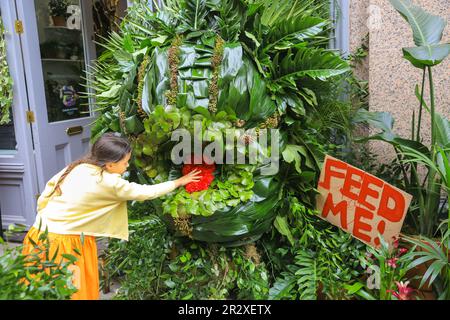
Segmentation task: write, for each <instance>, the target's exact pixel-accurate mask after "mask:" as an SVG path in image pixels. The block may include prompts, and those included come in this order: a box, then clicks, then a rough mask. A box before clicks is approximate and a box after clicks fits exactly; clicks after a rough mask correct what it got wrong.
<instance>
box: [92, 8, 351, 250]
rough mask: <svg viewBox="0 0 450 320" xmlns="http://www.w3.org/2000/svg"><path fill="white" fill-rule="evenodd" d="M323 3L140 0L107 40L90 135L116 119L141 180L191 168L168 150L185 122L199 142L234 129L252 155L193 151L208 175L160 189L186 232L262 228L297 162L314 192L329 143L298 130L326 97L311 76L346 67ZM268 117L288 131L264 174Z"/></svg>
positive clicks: (257, 232) (247, 233)
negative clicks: (275, 164)
mask: <svg viewBox="0 0 450 320" xmlns="http://www.w3.org/2000/svg"><path fill="white" fill-rule="evenodd" d="M320 2H322V4H321V3H320ZM327 4H328V1H315V0H297V1H284V0H271V1H267V0H247V1H239V0H210V1H205V0H184V1H174V0H166V1H165V3H163V5H162V6H161V7H158V5H157V4H156V3H154V4H153V5H154V7H155V8H154V10H153V11H152V10H151V9H150V8H149V7H148V5H147V1H143V2H142V3H141V2H139V1H136V2H135V5H134V6H133V7H132V8H130V9H129V13H128V15H127V17H126V18H125V20H124V22H123V24H122V28H121V32H120V34H117V33H112V34H111V36H110V37H109V38H108V39H105V40H106V44H105V45H104V46H105V48H106V51H105V52H104V53H103V54H102V56H101V57H100V58H99V59H98V61H97V65H96V67H95V68H94V69H93V70H92V75H93V78H94V81H93V82H92V85H91V86H92V89H93V90H94V91H95V99H96V103H97V105H98V106H99V111H100V112H101V116H100V117H99V118H98V119H97V121H96V123H95V125H94V126H93V129H92V133H93V136H92V139H93V140H95V139H96V138H97V137H98V136H99V135H101V134H102V133H104V132H106V131H110V130H112V131H117V132H121V133H122V134H125V135H127V136H128V137H129V138H130V139H131V140H132V142H133V147H134V148H133V150H134V154H133V159H134V164H135V167H136V172H137V177H138V179H139V180H140V181H141V182H143V183H157V182H163V181H166V180H167V179H173V178H175V177H177V176H179V175H181V174H182V173H185V172H188V171H189V170H192V167H189V166H190V165H189V164H187V163H184V164H178V165H175V164H174V163H173V162H172V161H171V157H170V156H171V151H172V149H173V147H174V145H175V144H176V141H172V139H171V137H172V134H173V132H174V131H175V130H177V129H185V130H187V131H188V132H190V133H191V134H193V136H194V137H195V138H196V139H198V140H199V141H200V144H201V145H202V147H203V149H202V150H204V149H205V148H208V145H210V144H211V143H212V142H218V141H220V140H221V139H220V138H221V137H224V135H225V133H226V132H229V130H232V132H233V134H234V135H235V138H236V142H237V143H238V145H239V144H240V145H241V146H242V145H243V146H244V147H245V148H244V149H240V148H239V147H236V146H234V145H232V146H231V147H230V145H228V144H219V145H220V148H221V150H222V151H224V154H225V153H226V152H237V154H241V155H243V156H244V157H245V159H246V160H247V162H246V164H230V163H226V164H220V163H218V164H212V163H211V162H210V161H209V160H210V159H207V158H206V157H202V156H201V155H200V157H199V158H198V156H199V155H197V154H196V155H195V156H196V157H197V158H198V159H199V160H200V162H202V163H197V164H194V165H197V166H200V167H201V168H202V172H204V178H205V181H203V182H202V184H201V185H197V186H190V187H188V186H187V187H186V188H179V189H178V190H176V191H174V192H173V193H171V194H169V195H167V196H165V197H164V198H161V199H160V200H158V201H153V204H154V205H155V206H156V207H157V209H158V210H159V211H160V212H161V213H163V214H166V215H167V216H171V217H172V218H173V222H174V226H175V227H176V229H177V230H178V231H179V232H181V233H182V234H184V235H188V236H189V237H191V238H193V239H197V240H202V241H208V242H220V243H223V244H228V245H238V244H241V243H245V242H248V241H254V240H256V239H258V238H259V237H260V236H261V234H262V233H264V232H265V231H267V230H268V229H269V228H270V226H271V225H272V222H273V220H274V218H275V216H276V215H277V208H278V207H279V205H280V203H281V201H280V200H281V198H282V196H283V187H284V185H285V183H286V179H287V178H288V173H287V172H288V170H289V169H287V168H288V167H291V166H292V167H293V168H294V171H295V172H296V174H297V176H298V177H300V178H302V179H303V180H304V181H308V182H311V185H309V187H308V188H309V191H311V192H312V193H313V190H312V189H313V186H312V182H313V181H314V175H315V173H316V172H317V171H318V168H319V166H320V161H321V155H320V152H316V151H317V150H316V149H317V148H315V147H314V146H312V145H311V144H309V142H308V141H310V139H308V138H305V139H303V138H302V137H303V133H302V132H303V131H302V130H303V128H302V125H303V124H304V119H306V118H307V116H308V113H310V112H311V111H310V110H314V109H317V107H318V104H319V103H318V100H320V98H318V97H317V96H316V94H315V92H314V90H313V89H312V88H314V86H312V85H310V84H311V83H317V82H325V81H328V79H330V78H332V77H334V76H337V75H340V74H342V73H344V72H346V71H348V69H349V68H348V64H347V63H346V62H345V61H343V60H342V59H341V58H340V57H339V55H337V54H336V53H335V52H332V51H330V50H328V49H327V48H326V45H327V42H328V39H327V34H328V31H329V28H330V23H329V21H328V20H326V19H323V18H321V17H319V16H316V15H315V13H316V12H319V10H320V9H321V8H322V7H323V5H327ZM196 123H200V126H199V127H195V124H196ZM238 129H242V131H239V130H238ZM262 129H278V130H279V133H280V135H279V136H280V139H278V140H277V145H278V146H279V151H280V153H281V154H282V159H280V162H281V163H280V166H281V167H280V170H279V171H278V172H273V173H272V174H270V175H268V174H263V169H264V168H266V167H267V164H265V163H264V162H263V161H261V160H258V161H256V163H249V161H248V160H249V154H250V151H251V150H252V149H253V150H257V151H258V152H259V153H261V154H263V155H264V156H265V157H266V159H267V158H268V157H270V156H272V155H273V154H272V147H271V146H270V141H271V137H272V135H271V132H270V131H267V132H264V130H262ZM227 130H228V131H227ZM233 130H235V131H233ZM243 130H245V131H243ZM261 133H262V135H265V134H266V133H267V135H266V137H267V139H268V141H269V146H268V147H265V146H264V145H263V144H261V143H260V140H259V139H258V137H259V136H260V135H261ZM224 140H225V139H224ZM185 156H187V157H188V158H189V156H190V155H185ZM299 188H301V185H299ZM305 202H308V200H307V199H306V198H305ZM311 203H312V202H311Z"/></svg>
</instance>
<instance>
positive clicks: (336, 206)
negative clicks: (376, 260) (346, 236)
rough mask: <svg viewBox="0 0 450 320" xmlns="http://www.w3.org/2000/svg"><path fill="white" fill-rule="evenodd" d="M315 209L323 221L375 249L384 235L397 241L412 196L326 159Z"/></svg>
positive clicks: (336, 161) (342, 163)
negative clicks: (379, 235) (395, 238)
mask: <svg viewBox="0 0 450 320" xmlns="http://www.w3.org/2000/svg"><path fill="white" fill-rule="evenodd" d="M318 191H319V194H318V195H317V198H316V207H317V210H318V211H319V213H320V217H321V218H322V219H325V220H327V221H329V222H330V223H332V224H334V225H336V226H338V227H340V228H341V229H343V230H345V231H347V232H349V233H351V234H352V235H353V236H354V237H355V238H357V239H359V240H361V241H363V242H365V243H366V244H368V245H370V246H372V247H378V246H379V244H380V239H379V238H378V234H381V236H382V237H383V239H384V240H385V241H386V242H388V243H392V241H393V238H394V237H398V235H399V233H400V230H401V228H402V225H403V221H404V219H405V216H406V212H407V210H408V207H409V204H410V203H411V199H412V196H411V195H410V194H408V193H406V192H404V191H402V190H400V189H398V188H396V187H394V186H392V185H390V184H388V183H387V182H385V181H383V180H381V179H379V178H377V177H375V176H374V175H371V174H369V173H367V172H364V171H362V170H360V169H358V168H356V167H354V166H351V165H349V164H347V163H345V162H343V161H341V160H338V159H336V158H333V157H330V156H328V155H327V156H326V157H325V162H324V165H323V168H322V172H321V174H320V179H319V185H318Z"/></svg>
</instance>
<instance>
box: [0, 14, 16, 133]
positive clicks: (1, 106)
mask: <svg viewBox="0 0 450 320" xmlns="http://www.w3.org/2000/svg"><path fill="white" fill-rule="evenodd" d="M4 34H5V28H4V27H3V22H2V20H1V19H0V125H4V124H8V123H10V122H11V118H10V107H11V105H12V101H13V81H12V78H11V75H10V73H9V68H8V63H7V61H6V41H5V37H4Z"/></svg>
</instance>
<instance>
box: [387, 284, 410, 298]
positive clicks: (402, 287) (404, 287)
mask: <svg viewBox="0 0 450 320" xmlns="http://www.w3.org/2000/svg"><path fill="white" fill-rule="evenodd" d="M395 284H396V285H397V291H392V290H387V292H391V293H392V295H393V296H394V297H396V298H397V299H398V300H409V298H410V295H411V293H413V291H414V289H412V288H409V287H408V284H409V281H406V282H405V283H403V282H398V281H395Z"/></svg>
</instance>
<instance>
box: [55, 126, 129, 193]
mask: <svg viewBox="0 0 450 320" xmlns="http://www.w3.org/2000/svg"><path fill="white" fill-rule="evenodd" d="M130 152H131V145H130V142H129V141H128V140H127V139H125V138H123V137H120V136H118V135H116V134H115V133H112V132H108V133H105V134H104V135H102V136H101V137H100V138H99V139H98V140H97V141H96V142H95V143H94V144H93V145H92V148H91V150H90V152H89V153H88V154H86V155H85V156H83V157H82V158H81V159H78V160H76V161H74V162H72V163H71V164H69V165H68V166H67V168H66V171H64V173H63V174H62V175H61V177H60V178H59V180H58V182H57V183H56V185H55V188H54V189H53V191H52V192H51V193H50V194H49V195H48V196H47V197H50V196H51V195H52V194H53V193H55V191H58V194H59V195H61V194H62V192H61V188H60V185H61V183H62V182H63V181H64V179H65V178H66V177H67V175H68V174H69V173H70V172H71V171H72V170H73V168H75V167H76V166H78V165H79V164H82V163H88V164H92V165H96V166H99V167H100V168H101V169H102V171H101V172H102V173H103V171H104V170H105V166H106V163H108V162H118V161H120V160H122V159H123V158H124V157H125V156H126V155H127V154H128V153H130Z"/></svg>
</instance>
